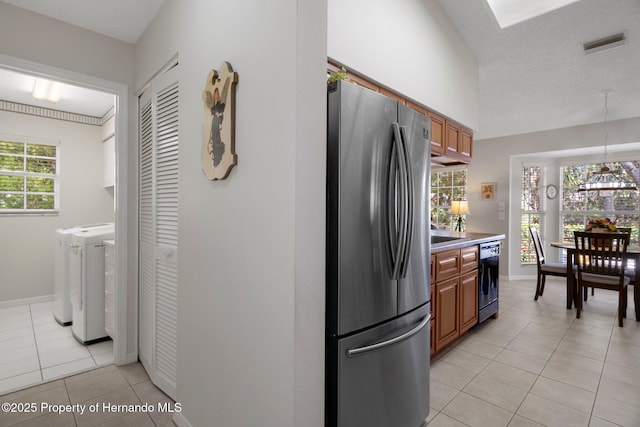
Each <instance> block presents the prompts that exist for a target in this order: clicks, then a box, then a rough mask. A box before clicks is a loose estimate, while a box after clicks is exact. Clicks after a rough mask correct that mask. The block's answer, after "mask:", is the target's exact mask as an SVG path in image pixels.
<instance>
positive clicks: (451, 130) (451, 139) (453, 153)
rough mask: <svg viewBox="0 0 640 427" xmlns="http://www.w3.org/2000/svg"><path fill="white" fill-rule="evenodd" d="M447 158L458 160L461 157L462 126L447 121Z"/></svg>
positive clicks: (445, 144) (445, 145) (445, 146)
mask: <svg viewBox="0 0 640 427" xmlns="http://www.w3.org/2000/svg"><path fill="white" fill-rule="evenodd" d="M445 124H446V127H445V143H444V148H445V153H444V154H445V156H449V157H454V158H458V157H460V148H459V145H460V143H459V140H460V125H459V124H457V123H455V122H451V121H449V120H447V121H446V122H445Z"/></svg>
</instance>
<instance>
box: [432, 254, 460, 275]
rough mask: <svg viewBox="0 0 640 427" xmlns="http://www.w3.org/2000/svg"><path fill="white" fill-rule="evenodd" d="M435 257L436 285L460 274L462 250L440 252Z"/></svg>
mask: <svg viewBox="0 0 640 427" xmlns="http://www.w3.org/2000/svg"><path fill="white" fill-rule="evenodd" d="M435 256H436V259H435V265H434V269H435V272H434V276H435V279H436V283H438V282H441V281H443V280H446V279H449V278H451V277H455V276H458V275H459V274H460V249H454V250H450V251H443V252H438V253H436V255H435Z"/></svg>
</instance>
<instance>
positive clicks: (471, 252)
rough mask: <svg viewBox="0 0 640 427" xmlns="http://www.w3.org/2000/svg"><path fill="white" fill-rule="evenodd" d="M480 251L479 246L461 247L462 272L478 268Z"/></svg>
mask: <svg viewBox="0 0 640 427" xmlns="http://www.w3.org/2000/svg"><path fill="white" fill-rule="evenodd" d="M478 260H479V251H478V246H469V247H467V248H462V249H460V272H461V273H466V272H467V271H471V270H475V269H476V268H478Z"/></svg>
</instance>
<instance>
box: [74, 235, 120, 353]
mask: <svg viewBox="0 0 640 427" xmlns="http://www.w3.org/2000/svg"><path fill="white" fill-rule="evenodd" d="M114 237H115V228H114V227H111V228H95V229H87V230H81V231H78V232H76V233H73V234H72V235H71V244H70V246H69V288H70V292H71V307H72V309H71V311H72V322H73V323H72V324H71V332H72V333H73V336H74V337H75V338H76V340H78V341H80V342H81V343H83V344H91V343H94V342H98V341H102V340H105V339H108V338H109V336H108V335H107V333H106V332H105V327H104V241H105V240H108V239H113V238H114Z"/></svg>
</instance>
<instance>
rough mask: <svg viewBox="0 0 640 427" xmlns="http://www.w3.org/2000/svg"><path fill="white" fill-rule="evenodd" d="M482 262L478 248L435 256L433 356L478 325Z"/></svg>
mask: <svg viewBox="0 0 640 427" xmlns="http://www.w3.org/2000/svg"><path fill="white" fill-rule="evenodd" d="M478 258H479V251H478V246H477V245H472V246H468V247H465V248H462V249H452V250H444V251H442V252H436V253H435V254H432V255H431V262H432V270H433V273H432V282H431V283H432V295H431V307H432V312H433V314H432V319H434V320H433V321H432V336H431V341H432V353H433V352H439V351H440V350H442V349H444V348H445V347H447V346H448V345H449V344H450V343H452V342H453V341H455V340H456V339H457V338H458V337H460V336H461V335H462V334H464V333H465V332H466V331H467V330H468V329H469V328H471V327H472V326H473V325H475V324H476V323H478ZM433 285H435V289H434V286H433Z"/></svg>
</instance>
